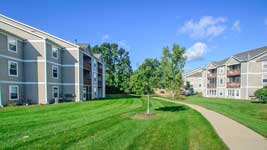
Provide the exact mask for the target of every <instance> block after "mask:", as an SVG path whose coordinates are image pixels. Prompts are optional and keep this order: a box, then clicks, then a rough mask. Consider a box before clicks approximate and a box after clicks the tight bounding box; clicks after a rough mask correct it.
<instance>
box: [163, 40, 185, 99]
mask: <svg viewBox="0 0 267 150" xmlns="http://www.w3.org/2000/svg"><path fill="white" fill-rule="evenodd" d="M185 51H186V49H185V48H184V47H181V46H180V45H177V44H174V45H173V47H172V49H171V50H170V49H169V47H164V48H163V55H162V57H161V68H162V71H163V72H162V73H163V75H162V80H161V81H162V82H161V83H162V85H163V86H164V88H166V89H167V90H169V91H171V93H172V96H173V98H174V97H175V95H176V94H179V89H180V87H181V86H182V84H183V80H182V73H183V69H184V65H185V61H186V57H185V56H184V54H185Z"/></svg>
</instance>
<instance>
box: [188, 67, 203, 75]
mask: <svg viewBox="0 0 267 150" xmlns="http://www.w3.org/2000/svg"><path fill="white" fill-rule="evenodd" d="M202 71H203V69H202V68H196V69H193V70H191V71H189V72H186V73H184V74H183V76H184V77H195V76H197V77H199V73H200V74H201V76H202Z"/></svg>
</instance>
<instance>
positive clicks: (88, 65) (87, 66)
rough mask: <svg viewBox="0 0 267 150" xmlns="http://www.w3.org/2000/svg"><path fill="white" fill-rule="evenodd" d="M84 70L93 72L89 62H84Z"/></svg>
mask: <svg viewBox="0 0 267 150" xmlns="http://www.w3.org/2000/svg"><path fill="white" fill-rule="evenodd" d="M83 68H84V69H85V70H88V71H91V64H90V63H87V62H84V63H83Z"/></svg>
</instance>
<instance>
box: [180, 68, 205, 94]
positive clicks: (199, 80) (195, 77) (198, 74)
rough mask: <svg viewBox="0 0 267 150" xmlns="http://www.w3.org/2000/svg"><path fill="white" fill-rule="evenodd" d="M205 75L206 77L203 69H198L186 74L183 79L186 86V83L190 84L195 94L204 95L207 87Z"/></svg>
mask: <svg viewBox="0 0 267 150" xmlns="http://www.w3.org/2000/svg"><path fill="white" fill-rule="evenodd" d="M203 75H204V69H202V68H196V69H194V70H192V71H189V72H186V73H185V74H184V75H183V77H184V81H185V82H184V85H186V82H189V84H190V85H191V87H192V88H193V89H194V92H195V93H196V92H198V93H203V92H204V90H203V89H204V88H203V86H205V83H204V80H203Z"/></svg>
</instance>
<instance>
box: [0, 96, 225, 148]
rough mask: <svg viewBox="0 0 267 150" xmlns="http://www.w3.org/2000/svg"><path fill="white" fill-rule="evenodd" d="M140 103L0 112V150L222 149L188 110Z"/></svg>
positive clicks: (205, 125) (202, 121)
mask: <svg viewBox="0 0 267 150" xmlns="http://www.w3.org/2000/svg"><path fill="white" fill-rule="evenodd" d="M145 105H146V101H145V100H144V99H142V98H138V97H136V98H129V97H128V98H117V99H116V98H112V99H110V100H99V101H88V102H82V103H64V104H55V105H46V106H30V107H9V108H4V109H0V149H90V150H98V149H103V150H121V149H122V150H123V149H140V150H144V149H145V150H148V149H156V150H157V149H164V150H173V149H175V150H176V149H213V150H220V149H227V148H226V146H225V145H224V143H223V142H222V141H221V139H220V138H219V137H218V136H217V134H216V133H215V131H214V130H213V128H212V127H211V125H210V124H209V122H208V121H207V120H205V119H204V118H203V117H202V116H201V115H200V114H199V113H198V112H196V111H194V110H192V109H189V108H188V107H185V106H182V105H177V104H172V103H168V102H163V101H159V100H154V99H153V100H152V101H151V107H152V108H151V109H152V112H153V113H154V116H153V117H151V118H147V119H144V118H142V117H136V114H139V115H137V116H140V114H141V116H142V114H143V113H144V112H145V110H146V107H145Z"/></svg>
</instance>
